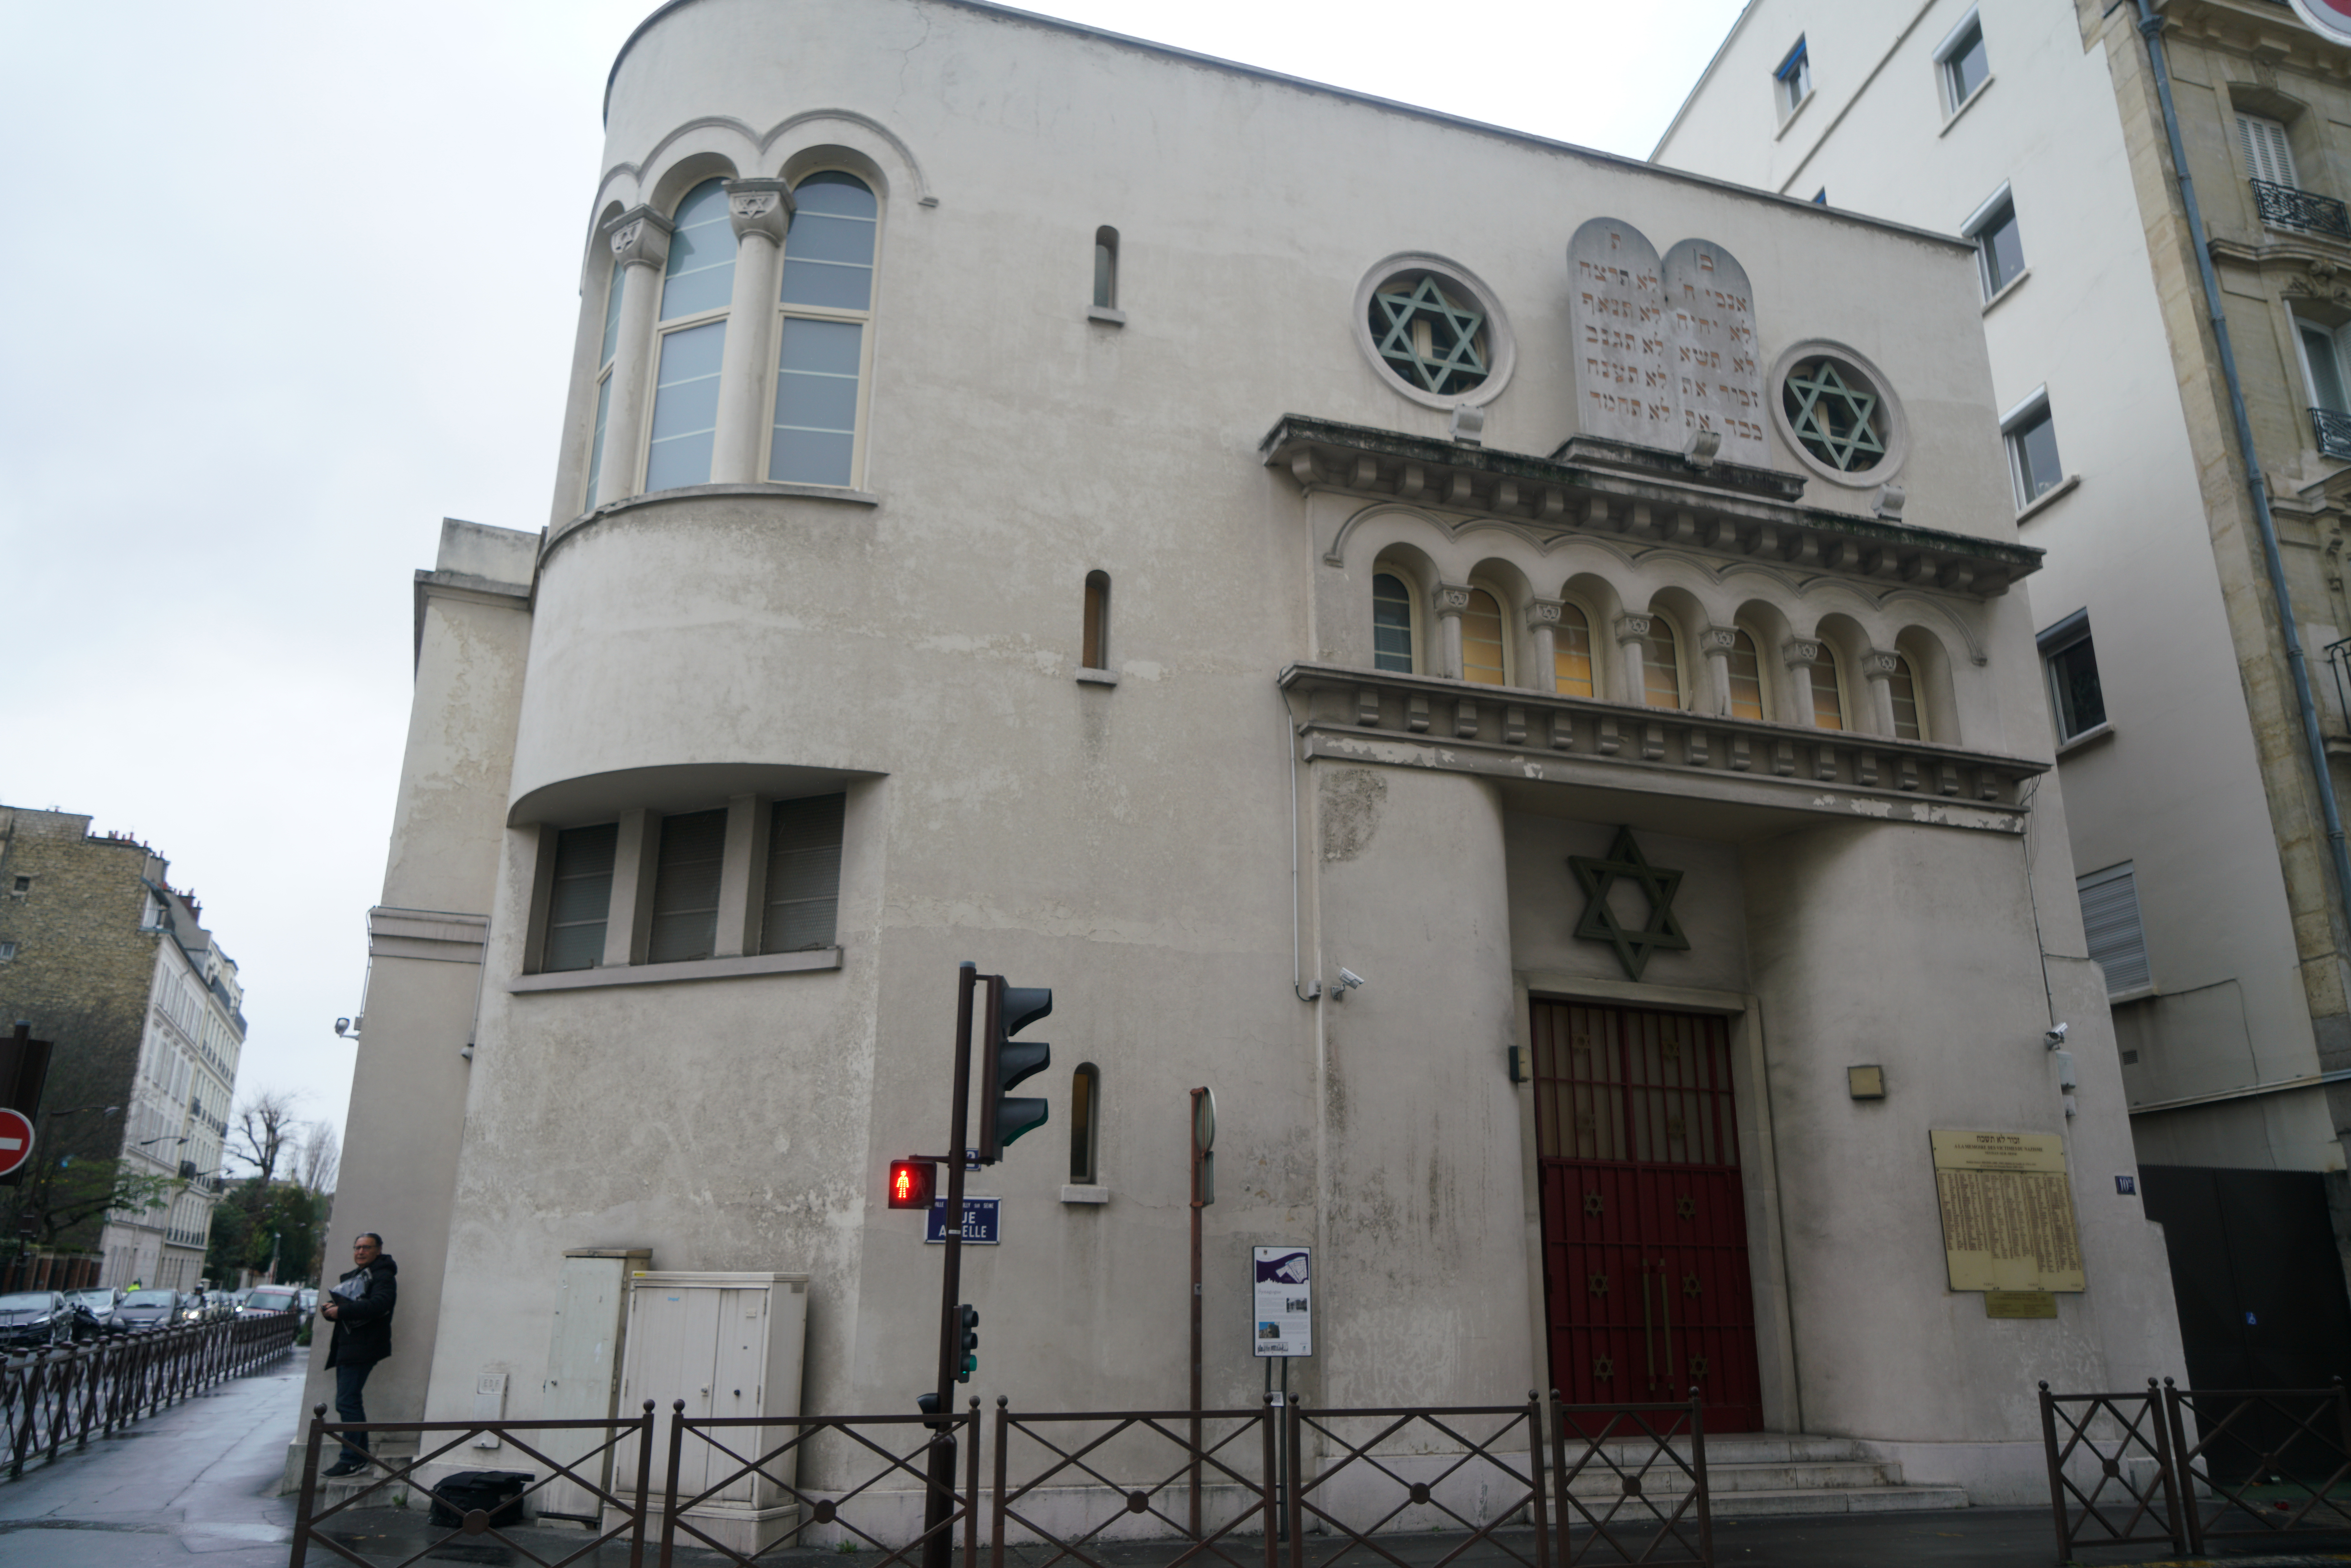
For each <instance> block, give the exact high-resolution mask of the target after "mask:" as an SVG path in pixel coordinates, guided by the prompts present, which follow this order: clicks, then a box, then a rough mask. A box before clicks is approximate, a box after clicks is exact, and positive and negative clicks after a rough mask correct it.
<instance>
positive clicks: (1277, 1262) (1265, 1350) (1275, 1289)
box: [1249, 1247, 1314, 1356]
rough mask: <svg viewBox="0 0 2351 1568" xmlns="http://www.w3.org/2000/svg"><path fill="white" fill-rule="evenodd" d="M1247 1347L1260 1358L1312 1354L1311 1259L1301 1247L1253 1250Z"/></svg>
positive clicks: (1312, 1274) (1312, 1296)
mask: <svg viewBox="0 0 2351 1568" xmlns="http://www.w3.org/2000/svg"><path fill="white" fill-rule="evenodd" d="M1249 1259H1250V1262H1251V1265H1252V1267H1251V1268H1250V1270H1249V1272H1250V1274H1251V1276H1252V1277H1253V1278H1254V1279H1255V1281H1256V1289H1255V1290H1254V1291H1251V1292H1250V1295H1249V1305H1250V1309H1251V1311H1250V1314H1249V1315H1250V1330H1249V1344H1250V1345H1251V1347H1252V1348H1254V1349H1255V1350H1256V1352H1257V1354H1259V1355H1260V1356H1268V1355H1312V1354H1314V1257H1313V1253H1312V1252H1311V1250H1310V1249H1307V1248H1304V1247H1252V1248H1250V1249H1249Z"/></svg>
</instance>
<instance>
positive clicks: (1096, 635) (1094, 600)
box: [1080, 571, 1110, 670]
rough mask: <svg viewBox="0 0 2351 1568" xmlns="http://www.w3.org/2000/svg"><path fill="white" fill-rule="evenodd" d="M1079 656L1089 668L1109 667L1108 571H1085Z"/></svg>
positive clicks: (1100, 668)
mask: <svg viewBox="0 0 2351 1568" xmlns="http://www.w3.org/2000/svg"><path fill="white" fill-rule="evenodd" d="M1080 657H1081V659H1082V660H1083V662H1084V665H1085V667H1086V668H1087V669H1089V670H1107V669H1109V668H1110V573H1108V572H1106V571H1090V572H1088V573H1086V624H1085V637H1084V647H1083V652H1082V653H1081V655H1080Z"/></svg>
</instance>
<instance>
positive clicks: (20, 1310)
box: [0, 1291, 74, 1351]
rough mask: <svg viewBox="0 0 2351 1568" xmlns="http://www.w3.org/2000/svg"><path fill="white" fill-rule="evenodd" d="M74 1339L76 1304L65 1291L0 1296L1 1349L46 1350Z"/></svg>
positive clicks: (15, 1293) (14, 1293) (27, 1292)
mask: <svg viewBox="0 0 2351 1568" xmlns="http://www.w3.org/2000/svg"><path fill="white" fill-rule="evenodd" d="M73 1337H74V1311H73V1304H72V1303H71V1302H70V1301H67V1299H66V1295H65V1292H64V1291H15V1292H13V1293H11V1294H9V1295H5V1296H0V1349H5V1350H12V1351H39V1350H47V1349H48V1348H49V1347H50V1346H52V1345H59V1344H69V1343H72V1341H73Z"/></svg>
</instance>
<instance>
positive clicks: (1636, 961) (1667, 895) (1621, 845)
mask: <svg viewBox="0 0 2351 1568" xmlns="http://www.w3.org/2000/svg"><path fill="white" fill-rule="evenodd" d="M1567 864H1568V869H1569V870H1571V871H1573V873H1575V880H1576V882H1577V883H1578V884H1580V885H1581V886H1582V887H1583V919H1581V920H1579V921H1577V922H1576V923H1575V934H1576V935H1577V936H1580V937H1583V938H1584V939H1585V940H1586V941H1593V942H1606V943H1610V944H1612V945H1613V946H1614V947H1615V949H1616V961H1617V962H1618V963H1620V964H1622V965H1624V966H1625V977H1627V978H1628V979H1635V980H1637V979H1639V978H1640V977H1641V971H1642V970H1643V969H1644V968H1646V967H1648V963H1649V955H1650V954H1651V953H1652V952H1654V951H1656V949H1658V948H1661V947H1662V948H1667V949H1669V950H1671V951H1673V952H1677V953H1686V952H1687V951H1689V938H1688V937H1687V936H1684V935H1683V934H1682V926H1681V922H1680V921H1678V920H1677V919H1675V918H1674V894H1676V893H1677V892H1678V891H1680V888H1681V885H1682V873H1679V872H1677V871H1668V870H1667V869H1666V868H1664V867H1662V866H1653V865H1651V864H1650V863H1649V862H1648V857H1646V855H1644V854H1642V853H1641V846H1640V845H1638V844H1636V843H1635V842H1634V841H1633V830H1632V829H1630V828H1619V829H1617V830H1616V841H1615V842H1614V844H1612V845H1611V846H1609V850H1608V853H1607V854H1606V855H1605V856H1604V857H1600V858H1596V859H1595V858H1593V857H1591V856H1587V855H1570V856H1568V857H1567ZM1620 879H1621V880H1625V881H1628V882H1634V883H1639V884H1640V888H1641V891H1642V892H1643V893H1644V894H1646V895H1647V896H1648V900H1649V918H1648V921H1647V923H1646V925H1642V926H1641V927H1639V928H1638V929H1637V930H1635V929H1631V928H1628V927H1627V926H1626V925H1625V923H1624V922H1623V921H1621V920H1619V919H1617V918H1616V911H1615V910H1614V909H1613V908H1611V907H1610V905H1609V903H1608V893H1609V890H1610V889H1611V888H1613V887H1614V886H1615V885H1616V883H1617V882H1618V881H1619V880H1620Z"/></svg>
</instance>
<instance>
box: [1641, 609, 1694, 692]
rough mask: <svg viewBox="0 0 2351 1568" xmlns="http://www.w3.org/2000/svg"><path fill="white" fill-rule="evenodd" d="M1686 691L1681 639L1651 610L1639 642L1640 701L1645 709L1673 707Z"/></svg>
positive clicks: (1669, 622)
mask: <svg viewBox="0 0 2351 1568" xmlns="http://www.w3.org/2000/svg"><path fill="white" fill-rule="evenodd" d="M1686 689H1687V688H1686V687H1685V685H1684V684H1683V681H1682V640H1681V637H1680V635H1679V634H1678V633H1677V632H1675V630H1674V623H1673V622H1672V621H1671V620H1669V619H1667V617H1666V616H1664V615H1661V614H1659V613H1658V612H1656V611H1654V610H1653V611H1651V612H1649V631H1648V634H1647V635H1646V636H1645V637H1643V638H1642V639H1641V701H1642V702H1643V703H1644V704H1645V705H1646V706H1649V707H1670V708H1677V707H1680V706H1683V702H1682V693H1683V692H1684V690H1686Z"/></svg>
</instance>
